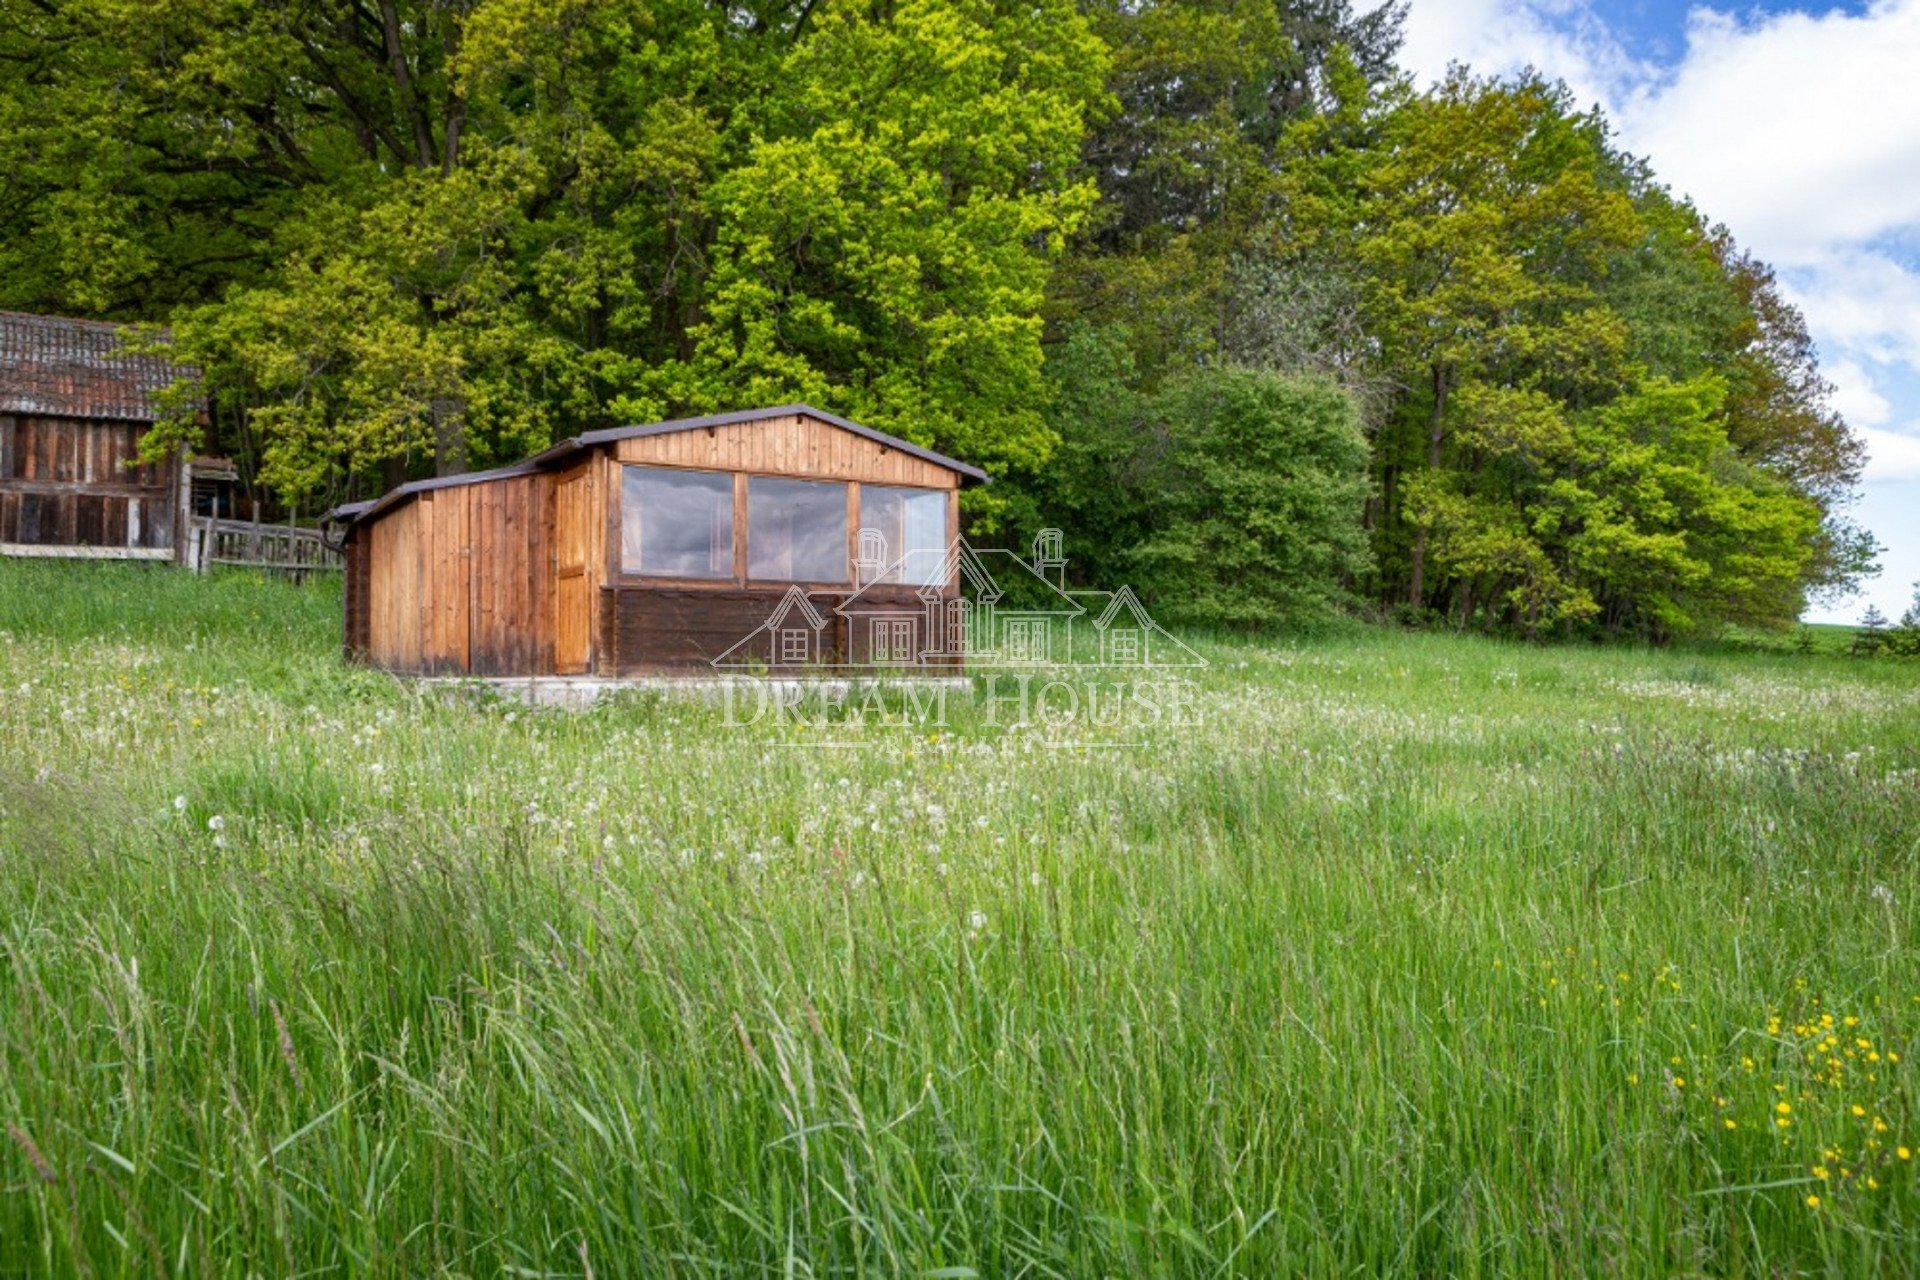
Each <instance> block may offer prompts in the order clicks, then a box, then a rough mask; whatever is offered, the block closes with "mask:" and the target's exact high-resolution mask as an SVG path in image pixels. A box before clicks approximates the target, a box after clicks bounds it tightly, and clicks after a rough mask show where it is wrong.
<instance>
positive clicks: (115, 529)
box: [0, 414, 179, 558]
mask: <svg viewBox="0 0 1920 1280" xmlns="http://www.w3.org/2000/svg"><path fill="white" fill-rule="evenodd" d="M147 430H148V424H146V423H144V422H120V421H114V420H111V419H93V418H57V417H37V416H33V415H29V414H21V415H13V414H7V415H0V542H4V543H15V544H19V545H23V546H31V547H90V548H99V549H101V551H102V553H103V554H110V553H112V552H116V551H117V552H120V553H122V554H128V553H131V554H136V555H138V554H142V553H144V554H146V555H148V556H153V557H162V558H164V557H167V556H172V555H174V554H176V553H177V549H178V548H177V535H178V532H179V531H178V529H177V528H176V509H177V507H178V506H179V492H178V480H179V467H178V464H177V463H174V464H156V463H140V464H139V465H137V466H131V467H130V466H128V465H127V464H128V463H130V462H133V460H134V459H135V458H136V457H137V456H138V452H139V445H140V439H141V437H142V436H144V435H145V434H146V433H147Z"/></svg>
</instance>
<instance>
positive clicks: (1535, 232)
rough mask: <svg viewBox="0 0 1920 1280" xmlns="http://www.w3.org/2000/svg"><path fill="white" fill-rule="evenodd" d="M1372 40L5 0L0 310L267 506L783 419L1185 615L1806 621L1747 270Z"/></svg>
mask: <svg viewBox="0 0 1920 1280" xmlns="http://www.w3.org/2000/svg"><path fill="white" fill-rule="evenodd" d="M1402 11H1403V10H1402V7H1401V6H1400V5H1398V4H1384V5H1378V6H1374V7H1369V8H1361V9H1358V10H1356V9H1355V7H1354V6H1353V5H1352V4H1350V3H1349V2H1348V0H1181V2H1179V3H1174V2H1173V0H1138V2H1136V0H1129V2H1128V3H1124V4H1122V3H1118V2H1117V0H1079V3H1077V4H1076V3H1072V2H1071V0H1028V2H1027V3H1023V4H1012V3H1007V2H1006V0H899V2H889V3H826V2H824V0H747V2H745V3H738V4H732V5H727V6H713V5H708V4H704V3H699V2H697V0H258V2H242V0H0V67H4V68H6V70H5V72H4V74H3V75H0V165H4V166H5V170H6V172H7V173H8V181H7V183H6V184H5V186H4V188H3V189H0V212H4V213H5V214H6V215H7V216H6V217H5V219H4V221H0V306H7V307H12V308H18V309H23V310H44V311H52V312H60V313H69V314H80V315H89V316H99V317H105V318H114V319H127V320H142V321H153V322H160V323H165V324H167V325H169V326H170V328H171V341H172V343H173V344H174V345H175V346H176V347H177V348H178V355H179V356H180V357H181V358H183V359H186V360H190V361H192V362H193V363H195V364H197V365H198V366H199V367H200V368H201V370H202V371H203V381H202V383H201V384H200V385H198V386H195V387H192V388H182V389H181V391H180V395H179V404H180V405H181V406H182V412H180V413H179V414H178V415H177V417H176V419H175V420H173V421H172V422H171V423H170V424H169V425H168V426H167V427H166V428H165V429H163V430H161V431H158V432H155V433H154V434H153V435H152V436H151V437H150V446H149V447H150V448H152V449H155V450H162V449H166V448H169V447H171V446H172V445H174V444H176V443H180V442H183V441H188V442H193V443H202V441H200V440H199V439H198V438H197V437H199V436H201V435H205V434H211V435H212V436H213V437H216V438H217V443H218V445H219V447H221V448H222V449H224V450H227V451H229V452H232V453H235V454H236V455H237V456H238V457H239V459H240V460H241V461H242V463H243V467H244V469H245V471H246V474H247V475H248V477H249V479H250V480H251V481H252V482H254V483H256V484H258V485H260V486H262V487H263V488H264V489H268V490H271V491H272V492H274V493H275V494H277V495H278V496H279V497H280V498H281V499H282V500H284V501H285V502H287V503H289V504H291V505H295V506H297V507H299V508H300V509H302V510H305V511H307V512H309V513H311V512H313V511H315V510H317V509H319V508H320V507H322V506H324V505H328V504H331V503H333V502H335V501H338V500H340V499H343V498H346V497H350V496H361V495H365V494H367V493H370V492H375V491H378V490H379V489H381V488H383V487H385V486H386V485H388V484H391V483H393V482H395V481H397V480H400V479H404V478H407V477H409V476H413V475H419V474H426V473H431V472H442V473H444V472H450V471H457V470H460V469H463V468H466V467H470V466H479V465H486V464H490V463H497V462H501V461H507V460H511V459H513V458H517V457H519V456H522V455H524V454H525V453H527V452H530V451H532V450H535V449H538V448H540V447H543V446H545V445H546V444H548V443H550V442H551V441H552V440H554V439H555V438H558V437H561V436H565V435H571V434H575V433H577V432H579V431H582V430H586V429H591V428H593V427H597V426H605V425H610V424H614V423H618V422H623V421H634V420H640V419H648V418H657V417H663V416H669V415H673V414H679V413H693V412H704V411H710V410H717V409H723V408H732V407H739V406H741V405H748V404H759V403H774V402H782V401H789V400H795V399H805V400H809V401H812V402H814V403H817V404H820V405H821V406H822V407H824V408H828V409H832V410H836V411H839V412H842V413H846V414H848V415H850V416H853V417H856V418H858V419H861V420H863V421H866V422H869V423H871V424H873V425H874V426H877V427H880V428H882V429H884V430H887V431H890V432H893V433H895V434H899V435H901V436H904V437H906V438H908V439H911V440H914V441H916V442H918V443H922V444H926V445H931V446H933V447H937V448H940V449H944V450H947V451H949V452H952V453H955V454H957V455H959V456H962V457H965V458H968V459H969V460H971V461H974V462H977V463H980V464H981V465H984V466H986V467H988V468H989V469H991V470H993V471H994V472H995V473H996V475H998V476H999V477H1001V479H1002V483H1000V484H997V485H995V486H993V487H992V488H990V489H988V490H985V491H983V492H982V493H980V494H979V495H978V496H974V495H970V497H969V501H970V503H971V504H972V505H971V506H970V507H969V515H970V518H971V519H972V520H973V522H974V525H975V530H976V532H979V533H983V534H986V535H987V536H993V535H994V534H995V533H999V534H1002V535H1004V536H1006V537H1009V538H1024V537H1025V536H1027V535H1028V534H1030V533H1031V532H1032V530H1033V529H1035V528H1037V527H1039V526H1040V525H1043V524H1055V525H1062V526H1064V527H1065V528H1066V530H1067V533H1068V536H1069V539H1070V541H1071V543H1072V545H1073V546H1074V549H1075V560H1076V563H1077V564H1079V565H1081V566H1083V567H1084V570H1085V571H1087V572H1090V573H1101V574H1108V575H1121V574H1130V575H1133V576H1135V577H1137V578H1138V580H1139V583H1140V584H1141V587H1142V589H1143V590H1144V591H1147V592H1149V593H1151V594H1152V596H1153V597H1154V599H1155V600H1156V601H1157V602H1158V603H1159V604H1161V605H1163V606H1165V607H1167V608H1169V609H1171V610H1174V611H1176V612H1185V613H1186V614H1188V615H1189V616H1193V617H1204V618H1207V619H1210V620H1214V621H1221V622H1230V623H1231V622H1239V623H1245V624H1264V623H1270V622H1273V621H1276V620H1280V621H1284V620H1287V619H1290V618H1298V617H1303V616H1307V615H1309V614H1314V613H1323V612H1325V611H1326V610H1328V609H1330V608H1333V607H1336V606H1337V605H1341V604H1349V605H1350V604H1354V603H1361V604H1365V603H1369V602H1370V603H1371V605H1372V606H1373V607H1375V608H1378V609H1381V610H1397V611H1399V612H1401V613H1402V614H1404V615H1405V616H1408V617H1412V618H1427V619H1431V618H1441V617H1446V618H1451V619H1453V620H1454V621H1455V622H1456V623H1457V624H1460V625H1477V626H1484V627H1491V628H1503V629H1513V630H1517V631H1521V632H1525V633H1528V634H1546V633H1556V632H1558V633H1566V632H1573V631H1584V630H1607V631H1618V632H1629V633H1634V634H1639V635H1644V636H1649V637H1654V638H1662V637H1666V636H1670V635H1675V634H1680V633H1684V632H1687V631H1693V630H1699V629H1702V628H1709V627H1712V626H1715V625H1718V624H1720V623H1723V622H1727V621H1735V620H1737V621H1743V622H1753V623H1773V622H1780V621H1784V620H1786V619H1790V618H1791V617H1793V616H1795V615H1796V614H1797V612H1798V611H1799V609H1800V607H1801V605H1802V603H1803V601H1804V599H1805V598H1806V596H1807V594H1808V593H1809V592H1817V591H1821V590H1830V589H1835V588H1838V587H1843V586H1845V585H1846V584H1847V583H1849V582H1851V581H1853V580H1855V579H1856V578H1857V577H1858V576H1859V574H1860V573H1861V572H1862V571H1863V568H1864V567H1865V566H1866V565H1868V564H1869V563H1870V561H1871V556H1872V552H1873V546H1872V542H1871V539H1869V538H1867V537H1866V536H1865V535H1864V534H1863V533H1862V532H1861V531H1860V530H1858V529H1857V528H1855V527H1854V526H1852V525H1850V524H1849V523H1848V522H1847V521H1846V519H1845V514H1844V513H1845V506H1846V503H1847V501H1848V499H1849V497H1850V495H1851V492H1852V489H1853V487H1854V484H1855V482H1856V481H1857V479H1858V476H1859V471H1860V467H1861V463H1862V448H1861V444H1860V441H1859V438H1858V437H1857V435H1855V433H1853V432H1852V431H1851V430H1850V429H1849V428H1848V426H1847V424H1846V423H1845V422H1844V421H1843V420H1842V419H1841V418H1840V416H1839V415H1838V414H1837V413H1836V412H1834V410H1833V408H1832V406H1831V404H1830V400H1829V394H1830V388H1829V387H1828V386H1827V384H1826V383H1825V381H1824V380H1823V379H1822V377H1821V375H1820V371H1819V368H1818V364H1817V361H1816V359H1815V353H1814V350H1813V345H1812V343H1811V341H1810V340H1809V338H1808V335H1807V332H1806V328H1805V325H1804V323H1803V322H1802V320H1801V318H1800V316H1799V315H1798V314H1797V313H1796V312H1795V311H1794V310H1793V308H1792V307H1791V306H1790V305H1789V304H1788V303H1787V302H1786V301H1785V299H1784V298H1783V297H1782V296H1781V294H1780V292H1779V290H1778V288H1777V287H1776V285H1775V282H1774V280H1773V277H1772V274H1771V272H1770V270H1769V269H1768V268H1767V267H1766V265H1765V264H1764V263H1761V262H1758V261H1756V260H1754V259H1753V258H1752V257H1751V256H1750V255H1748V254H1747V253H1745V252H1744V251H1742V250H1741V248H1740V247H1739V246H1738V245H1737V244H1736V243H1734V241H1733V240H1732V238H1731V237H1730V236H1729V235H1728V234H1727V233H1726V232H1725V231H1724V230H1722V229H1720V228H1718V227H1716V226H1715V225H1714V224H1712V222H1711V221H1710V220H1709V219H1708V218H1707V217H1706V216H1705V215H1704V214H1703V213H1701V212H1700V211H1698V210H1696V209H1694V208H1693V207H1692V206H1690V205H1689V204H1688V203H1686V202H1685V201H1684V200H1682V199H1680V198H1678V197H1676V196H1675V195H1673V194H1672V193H1670V192H1669V191H1667V190H1666V189H1665V188H1664V187H1662V186H1661V184H1660V183H1659V182H1658V180H1657V178H1656V176H1655V175H1653V174H1652V173H1651V172H1650V171H1649V170H1648V169H1647V167H1646V165H1645V164H1644V163H1643V162H1641V161H1639V160H1638V159H1636V158H1634V157H1632V156H1630V155H1628V154H1626V153H1624V152H1623V151H1622V150H1621V149H1620V147H1619V146H1618V145H1617V143H1616V142H1615V140H1614V139H1613V137H1612V135H1611V134H1610V133H1609V131H1608V129H1607V126H1606V122H1605V121H1604V120H1603V119H1601V118H1599V117H1598V116H1597V115H1595V114H1593V113H1590V112H1583V111H1580V110H1578V109H1576V108H1575V107H1574V106H1573V104H1572V103H1571V101H1570V100H1569V98H1568V95H1567V93H1566V91H1565V90H1564V89H1563V88H1561V87H1559V86H1557V85H1555V84H1552V83H1549V82H1546V81H1543V80H1541V79H1539V78H1537V77H1531V76H1523V77H1519V78H1510V79H1486V78H1481V77H1476V76H1475V75H1473V74H1472V73H1471V72H1470V71H1467V70H1465V69H1461V70H1458V71H1456V73H1455V74H1454V75H1453V76H1451V77H1450V78H1449V79H1448V80H1447V81H1446V82H1445V83H1444V84H1442V85H1440V86H1437V87H1436V88H1434V89H1433V90H1431V91H1428V92H1417V91H1416V90H1415V89H1414V88H1413V87H1412V86H1411V85H1410V84H1409V83H1408V82H1407V80H1406V79H1405V77H1403V76H1402V75H1401V73H1400V72H1399V71H1398V70H1397V69H1396V67H1395V65H1394V58H1395V55H1396V52H1397V48H1398V43H1399V24H1400V19H1401V15H1402ZM1329 396H1331V397H1333V400H1329V399H1328V397H1329ZM203 397H204V399H205V401H206V402H207V403H209V404H210V405H211V409H212V413H211V425H210V426H203V425H201V423H200V422H199V421H198V420H197V419H196V415H195V414H193V413H191V412H188V411H186V410H187V407H188V406H190V405H194V404H197V403H199V402H200V401H201V399H202V398H203ZM1335 402H1338V403H1337V404H1336V403H1335ZM1342 406H1344V407H1342ZM1289 512H1290V513H1292V514H1291V515H1283V513H1289ZM1308 513H1311V514H1310V515H1309V514H1308ZM1302 521H1305V522H1306V523H1305V524H1303V523H1302ZM1308 525H1311V527H1313V528H1314V529H1315V530H1317V531H1318V533H1319V534H1320V535H1322V536H1318V537H1317V538H1315V539H1310V540H1307V541H1302V540H1301V539H1300V538H1299V537H1297V536H1296V535H1297V533H1298V532H1299V530H1300V529H1302V528H1305V527H1308ZM1260 530H1266V532H1265V533H1260V532H1259V531H1260ZM1230 535H1231V536H1230ZM1229 553H1230V554H1229ZM1202 562H1204V563H1207V564H1221V563H1232V564H1233V565H1235V566H1237V567H1236V568H1235V569H1234V570H1233V571H1232V576H1233V577H1234V578H1235V579H1237V580H1240V581H1244V582H1247V583H1258V584H1264V585H1263V586H1261V587H1260V588H1259V590H1257V591H1255V592H1253V594H1252V595H1250V596H1249V597H1248V600H1249V603H1247V604H1246V606H1245V607H1244V608H1241V609H1239V610H1238V611H1236V610H1235V609H1234V608H1230V607H1229V606H1228V604H1227V602H1226V600H1225V597H1224V595H1223V594H1222V591H1221V589H1220V583H1219V582H1217V581H1212V580H1211V579H1209V578H1208V576H1207V575H1206V574H1200V573H1195V572H1191V571H1188V570H1182V569H1180V568H1179V566H1181V565H1189V566H1191V565H1192V564H1198V563H1202ZM1256 597H1257V602H1256Z"/></svg>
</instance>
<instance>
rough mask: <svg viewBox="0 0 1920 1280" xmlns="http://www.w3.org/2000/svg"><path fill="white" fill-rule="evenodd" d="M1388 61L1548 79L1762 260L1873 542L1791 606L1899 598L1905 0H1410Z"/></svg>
mask: <svg viewBox="0 0 1920 1280" xmlns="http://www.w3.org/2000/svg"><path fill="white" fill-rule="evenodd" d="M1402 61H1403V62H1405V63H1406V65H1407V66H1409V67H1410V68H1412V70H1413V71H1414V73H1415V75H1416V76H1417V77H1418V78H1420V79H1421V80H1422V81H1430V80H1435V79H1438V78H1439V77H1440V76H1442V75H1444V74H1445V72H1446V68H1447V64H1448V63H1449V62H1454V61H1459V62H1465V63H1467V64H1468V65H1470V66H1472V67H1473V68H1474V69H1475V70H1476V71H1480V72H1483V73H1484V72H1510V71H1517V70H1519V69H1521V68H1523V67H1528V66H1531V67H1535V68H1537V69H1539V70H1541V71H1543V72H1545V73H1546V74H1548V75H1551V76H1555V77H1558V78H1559V79H1562V80H1565V81H1566V82H1567V84H1568V85H1569V86H1570V87H1571V88H1572V89H1573V91H1574V94H1575V95H1576V97H1578V98H1579V99H1580V101H1581V102H1582V104H1598V105H1599V106H1601V107H1602V108H1603V109H1604V110H1605V111H1606V113H1607V116H1608V118H1609V119H1610V120H1611V121H1612V123H1613V125H1614V128H1615V130H1616V131H1617V133H1618V134H1619V136H1620V139H1621V142H1622V143H1623V145H1625V146H1626V148H1627V149H1628V150H1630V151H1633V152H1636V153H1638V154H1640V155H1644V156H1646V157H1648V158H1649V159H1650V160H1651V161H1652V163H1653V168H1654V171H1655V172H1656V173H1657V174H1658V175H1660V177H1661V178H1662V179H1664V180H1665V181H1666V182H1667V183H1668V184H1669V185H1670V186H1672V187H1673V188H1674V190H1676V191H1678V192H1680V193H1682V194H1684V195H1687V196H1689V197H1691V198H1692V199H1693V201H1694V203H1695V204H1696V205H1698V206H1699V208H1700V209H1701V210H1702V211H1703V212H1704V213H1705V214H1706V215H1707V216H1708V217H1709V218H1711V219H1713V220H1715V221H1718V222H1723V223H1725V224H1726V225H1727V226H1728V227H1729V228H1730V229H1731V230H1732V231H1733V234H1734V235H1735V237H1736V238H1738V239H1739V240H1740V242H1741V243H1742V244H1744V245H1745V246H1747V247H1748V248H1749V249H1751V250H1753V251H1754V252H1755V253H1757V254H1758V255H1759V256H1760V257H1762V258H1764V259H1765V260H1767V261H1768V262H1770V263H1772V264H1773V265H1774V267H1775V268H1776V270H1777V271H1778V272H1779V278H1780V281H1781V283H1782V285H1783V286H1784V287H1785V291H1786V293H1787V296H1788V297H1790V298H1791V299H1792V300H1793V301H1794V302H1795V303H1797V304H1798V305H1799V307H1800V309H1801V310H1802V311H1803V312H1804V313H1805V314H1806V317H1807V325H1808V328H1809V329H1810V330H1811V331H1812V333H1813V336H1814V340H1815V341H1816V342H1817V343H1818V344H1819V347H1820V354H1821V361H1822V367H1823V368H1824V370H1825V372H1826V374H1827V376H1828V377H1829V378H1830V379H1831V380H1832V381H1833V382H1834V383H1835V385H1836V387H1837V391H1836V394H1835V397H1834V399H1835V403H1836V405H1837V406H1838V407H1839V408H1840V409H1841V411H1842V412H1843V413H1845V414H1846V415H1847V418H1848V420H1849V421H1850V422H1851V423H1853V425H1854V426H1855V428H1856V429H1857V430H1859V431H1860V432H1861V433H1862V434H1863V435H1864V436H1865V437H1866V440H1867V444H1868V448H1869V450H1870V455H1871V456H1870V461H1869V462H1868V465H1867V475H1866V478H1865V482H1864V483H1863V484H1862V485H1861V489H1860V497H1859V501H1858V502H1857V503H1856V505H1855V506H1854V507H1853V509H1852V510H1851V512H1850V513H1849V514H1851V515H1852V516H1853V518H1854V519H1856V520H1858V521H1860V522H1861V523H1862V524H1864V525H1866V526H1867V527H1868V528H1869V529H1871V530H1872V531H1873V532H1874V534H1875V536H1876V537H1878V539H1879V540H1880V542H1881V544H1882V545H1883V547H1884V548H1885V550H1884V551H1883V552H1882V553H1881V556H1880V561H1881V564H1882V566H1883V567H1882V571H1881V573H1880V575H1879V577H1878V578H1876V579H1875V580H1874V581H1872V582H1871V583H1869V584H1868V585H1867V586H1866V588H1865V589H1864V590H1863V591H1862V592H1861V593H1860V594H1859V595H1857V596H1853V597H1851V598H1848V599H1845V600H1840V601H1834V602H1831V603H1826V604H1818V605H1816V606H1815V607H1814V608H1813V609H1812V610H1810V611H1809V613H1808V615H1807V616H1808V618H1809V619H1811V620H1815V621H1836V622H1853V621H1857V620H1858V619H1859V617H1860V615H1861V613H1862V612H1863V611H1864V610H1865V609H1866V607H1867V605H1868V603H1869V602H1871V603H1873V604H1875V605H1877V606H1879V608H1880V610H1881V612H1883V613H1885V614H1887V615H1888V616H1890V617H1897V616H1899V614H1900V613H1901V612H1902V611H1903V610H1904V609H1905V608H1906V607H1907V605H1908V603H1909V602H1910V601H1911V600H1912V599H1913V595H1914V590H1915V588H1914V584H1915V583H1916V581H1920V0H1854V2H1853V3H1845V4H1822V3H1817V2H1814V0H1810V2H1809V3H1803V4H1787V3H1779V2H1777V0H1763V2H1761V3H1739V4H1731V3H1722V2H1713V3H1702V4H1693V5H1688V4H1684V3H1683V4H1669V3H1661V2H1660V0H1412V9H1411V12H1410V13H1409V15H1408V18H1407V43H1406V48H1405V50H1404V52H1403V56H1402Z"/></svg>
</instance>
